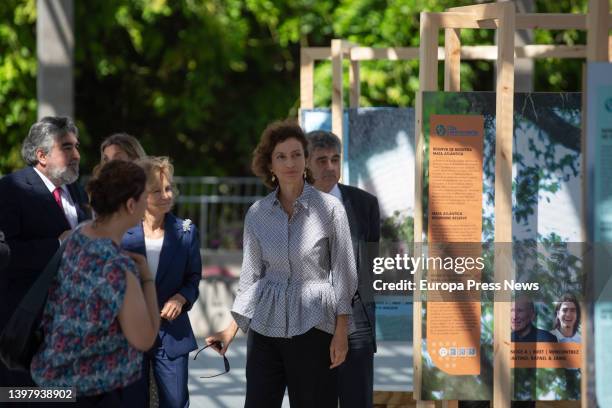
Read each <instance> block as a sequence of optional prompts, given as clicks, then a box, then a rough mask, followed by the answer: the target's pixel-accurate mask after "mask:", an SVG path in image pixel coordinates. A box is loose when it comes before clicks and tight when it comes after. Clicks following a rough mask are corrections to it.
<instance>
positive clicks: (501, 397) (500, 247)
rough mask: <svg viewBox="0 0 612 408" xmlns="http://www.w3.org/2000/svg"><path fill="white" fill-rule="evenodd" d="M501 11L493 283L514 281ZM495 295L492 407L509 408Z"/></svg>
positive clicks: (507, 41) (504, 14)
mask: <svg viewBox="0 0 612 408" xmlns="http://www.w3.org/2000/svg"><path fill="white" fill-rule="evenodd" d="M497 4H498V5H499V6H501V7H503V8H501V10H500V11H501V24H500V28H499V30H498V41H499V46H498V48H497V51H498V57H497V87H496V107H495V128H496V135H495V260H494V267H495V269H494V271H495V272H494V274H495V281H496V282H501V281H504V280H510V279H513V275H514V274H513V270H512V246H511V245H512V139H513V134H514V123H513V121H514V116H513V115H514V32H515V29H516V27H515V9H514V4H513V3H497ZM500 296H504V295H503V294H502V293H499V292H496V294H495V303H494V306H493V314H494V317H493V318H494V322H495V323H494V334H493V350H494V351H493V367H494V368H493V407H495V408H510V403H511V400H512V390H513V389H514V387H513V382H512V375H511V374H512V369H511V366H510V361H511V356H510V337H511V336H510V334H511V328H510V316H511V305H510V302H509V299H501V298H500Z"/></svg>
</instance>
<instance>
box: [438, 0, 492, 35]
mask: <svg viewBox="0 0 612 408" xmlns="http://www.w3.org/2000/svg"><path fill="white" fill-rule="evenodd" d="M483 6H484V4H483ZM430 14H431V16H430V18H431V19H432V21H433V22H435V23H436V25H438V26H439V27H440V28H490V29H496V28H497V22H496V21H495V20H494V19H490V18H479V17H477V16H476V15H474V14H472V13H470V12H453V11H445V12H441V13H430Z"/></svg>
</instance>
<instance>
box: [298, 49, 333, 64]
mask: <svg viewBox="0 0 612 408" xmlns="http://www.w3.org/2000/svg"><path fill="white" fill-rule="evenodd" d="M302 49H303V50H304V51H305V52H306V54H307V55H308V56H309V57H310V58H312V59H313V60H315V61H322V60H329V59H331V48H330V47H306V48H302Z"/></svg>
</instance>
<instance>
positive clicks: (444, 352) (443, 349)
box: [438, 347, 448, 357]
mask: <svg viewBox="0 0 612 408" xmlns="http://www.w3.org/2000/svg"><path fill="white" fill-rule="evenodd" d="M438 353H439V354H440V357H446V356H447V355H448V349H447V348H446V347H441V348H440V350H439V351H438Z"/></svg>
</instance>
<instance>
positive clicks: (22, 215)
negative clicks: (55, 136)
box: [0, 167, 90, 330]
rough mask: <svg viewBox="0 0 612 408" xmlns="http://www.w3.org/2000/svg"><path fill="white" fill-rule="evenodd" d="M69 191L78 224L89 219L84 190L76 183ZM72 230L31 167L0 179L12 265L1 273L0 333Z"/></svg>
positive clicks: (0, 217) (0, 223) (0, 215)
mask: <svg viewBox="0 0 612 408" xmlns="http://www.w3.org/2000/svg"><path fill="white" fill-rule="evenodd" d="M68 191H69V192H70V196H71V197H72V201H74V203H75V205H76V209H77V215H78V221H79V222H82V221H84V220H86V219H88V218H90V217H89V211H88V206H87V201H88V200H87V195H86V194H85V192H84V191H83V189H82V188H81V187H80V186H79V185H78V184H77V183H73V184H71V185H69V186H68ZM69 229H70V224H69V223H68V221H67V220H66V216H65V215H64V213H63V211H62V210H61V208H60V207H59V206H58V205H57V203H56V202H55V199H54V198H53V194H51V192H49V189H47V187H46V186H45V184H44V183H43V181H42V180H41V178H40V176H39V175H38V174H36V172H35V171H34V169H33V168H32V167H26V168H24V169H21V170H18V171H16V172H14V173H12V174H9V175H7V176H5V177H3V178H2V179H0V230H2V231H3V232H4V235H5V238H6V242H7V243H8V245H9V247H10V249H11V260H10V263H9V265H8V267H7V268H6V269H5V270H4V271H2V272H1V273H0V299H2V303H3V304H2V307H0V330H1V329H2V328H4V325H5V323H6V321H7V320H8V319H9V318H10V316H11V315H12V314H13V311H14V310H15V308H16V307H17V305H18V304H19V301H20V300H21V299H22V298H23V296H24V295H25V294H26V292H27V291H28V289H29V288H30V286H31V285H32V284H33V283H34V281H35V280H36V278H38V275H39V274H40V273H41V272H42V270H43V269H44V267H45V265H46V264H47V262H49V260H50V259H51V257H52V256H53V254H54V253H55V251H57V249H58V248H59V241H58V237H59V236H60V235H61V234H62V232H64V231H66V230H69Z"/></svg>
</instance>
